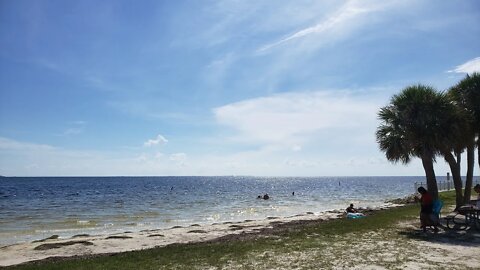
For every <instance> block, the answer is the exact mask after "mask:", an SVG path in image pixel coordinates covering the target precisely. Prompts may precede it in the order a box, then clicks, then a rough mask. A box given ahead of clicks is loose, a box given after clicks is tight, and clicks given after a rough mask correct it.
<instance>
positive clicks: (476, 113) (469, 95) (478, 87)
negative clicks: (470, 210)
mask: <svg viewBox="0 0 480 270" xmlns="http://www.w3.org/2000/svg"><path fill="white" fill-rule="evenodd" d="M449 95H450V96H451V98H452V99H453V100H454V102H455V104H456V105H457V106H458V107H459V108H460V109H461V110H463V111H464V113H465V114H466V116H467V120H468V124H469V127H468V128H466V129H465V130H464V133H465V136H466V137H463V138H462V139H461V140H462V141H463V144H464V146H465V148H466V149H467V177H466V181H465V194H464V203H467V202H468V201H469V200H470V195H471V190H472V184H473V171H474V167H475V146H476V147H477V149H478V165H479V167H480V138H479V136H480V73H476V72H474V73H473V74H471V75H467V76H466V77H465V78H464V79H463V80H461V81H460V82H459V83H458V84H457V85H455V86H454V87H452V88H451V89H450V90H449Z"/></svg>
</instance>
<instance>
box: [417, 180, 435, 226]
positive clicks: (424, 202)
mask: <svg viewBox="0 0 480 270" xmlns="http://www.w3.org/2000/svg"><path fill="white" fill-rule="evenodd" d="M417 191H418V193H420V195H421V198H420V223H421V226H420V227H421V228H422V230H423V232H426V231H427V226H433V229H434V231H435V232H437V231H438V228H437V223H438V222H434V220H433V219H432V215H433V197H432V195H430V193H429V192H428V191H427V190H426V189H425V188H424V187H419V188H418V189H417Z"/></svg>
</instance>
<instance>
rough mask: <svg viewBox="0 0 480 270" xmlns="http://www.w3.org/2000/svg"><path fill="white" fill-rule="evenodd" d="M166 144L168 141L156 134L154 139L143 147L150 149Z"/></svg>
mask: <svg viewBox="0 0 480 270" xmlns="http://www.w3.org/2000/svg"><path fill="white" fill-rule="evenodd" d="M167 142H168V140H167V139H165V137H163V136H162V135H161V134H158V135H157V137H156V138H155V139H149V140H148V141H146V142H145V143H144V144H143V145H144V146H148V147H150V146H155V145H164V144H166V143H167Z"/></svg>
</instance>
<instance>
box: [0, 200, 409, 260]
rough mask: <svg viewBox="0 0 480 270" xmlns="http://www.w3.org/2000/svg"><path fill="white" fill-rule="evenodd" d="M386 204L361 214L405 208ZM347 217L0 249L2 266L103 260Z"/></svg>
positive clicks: (50, 240) (303, 217)
mask: <svg viewBox="0 0 480 270" xmlns="http://www.w3.org/2000/svg"><path fill="white" fill-rule="evenodd" d="M403 205H404V204H398V203H397V204H395V203H391V202H385V203H384V204H382V205H380V206H377V207H373V208H366V209H362V208H359V209H360V210H362V211H364V212H367V213H368V212H375V211H380V210H385V209H389V208H394V207H399V206H403ZM341 217H344V210H330V211H324V212H320V213H318V214H314V213H312V212H307V213H303V214H297V215H294V216H289V217H267V218H265V219H262V220H244V221H240V222H228V221H227V222H222V223H213V224H209V225H200V224H192V225H190V226H173V227H171V228H166V229H148V230H142V231H139V232H129V231H125V232H123V233H114V234H101V235H88V234H80V235H75V236H73V237H70V238H59V237H58V236H55V235H53V236H50V237H47V238H45V239H42V240H35V241H32V242H26V243H17V244H11V245H6V246H2V247H0V251H1V252H0V253H1V254H0V266H11V265H17V264H22V263H27V262H33V261H39V260H40V261H41V260H56V259H63V258H70V257H84V256H102V255H108V254H115V253H122V252H128V251H134V250H144V249H151V248H156V247H164V246H168V245H172V244H188V243H203V242H211V241H229V240H232V239H238V238H240V237H246V236H252V237H257V236H258V237H262V236H268V235H272V234H274V233H275V232H278V231H282V230H285V229H288V228H291V227H297V226H306V225H307V224H309V223H318V222H325V221H328V220H333V219H338V218H341Z"/></svg>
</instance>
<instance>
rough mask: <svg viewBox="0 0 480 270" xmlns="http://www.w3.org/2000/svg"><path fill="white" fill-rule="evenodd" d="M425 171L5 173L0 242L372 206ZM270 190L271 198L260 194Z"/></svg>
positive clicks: (0, 184)
mask: <svg viewBox="0 0 480 270" xmlns="http://www.w3.org/2000/svg"><path fill="white" fill-rule="evenodd" d="M423 179H424V177H307V178H305V177H238V176H222V177H194V176H192V177H28V178H24V177H2V178H0V245H7V244H13V243H18V242H24V241H31V240H34V239H41V238H45V237H48V236H51V235H53V234H57V235H60V236H61V237H71V236H73V235H76V234H91V235H92V234H110V233H116V232H125V231H140V230H145V229H156V228H169V227H173V226H188V225H192V224H213V223H219V222H227V221H232V222H234V221H244V220H258V219H264V218H266V217H272V216H275V217H287V216H292V215H296V214H305V213H307V212H313V213H319V212H322V211H326V210H332V209H344V208H346V207H347V206H348V204H350V203H354V204H355V206H356V207H373V206H378V205H380V204H382V203H383V202H385V200H388V199H393V198H399V197H403V196H406V195H408V194H412V193H413V192H414V190H413V189H414V188H413V183H414V182H416V181H421V180H423ZM266 193H268V194H269V196H270V199H269V200H263V199H257V196H258V195H264V194H266Z"/></svg>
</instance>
